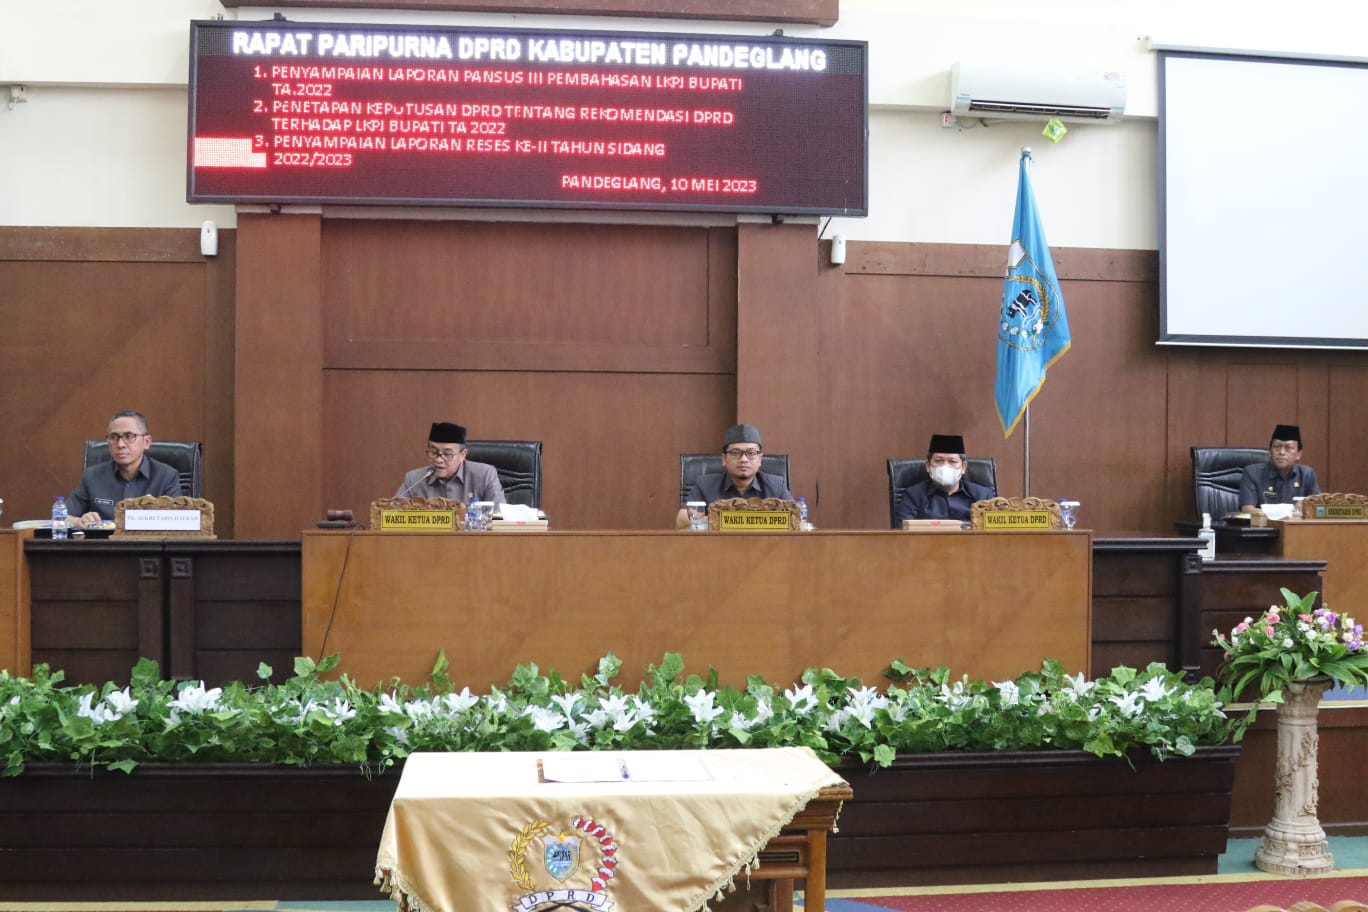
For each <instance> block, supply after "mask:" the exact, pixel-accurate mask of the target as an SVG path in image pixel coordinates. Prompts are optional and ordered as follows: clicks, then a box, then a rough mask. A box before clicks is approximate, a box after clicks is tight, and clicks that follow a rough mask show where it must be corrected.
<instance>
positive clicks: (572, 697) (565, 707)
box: [551, 693, 580, 719]
mask: <svg viewBox="0 0 1368 912" xmlns="http://www.w3.org/2000/svg"><path fill="white" fill-rule="evenodd" d="M579 701H580V695H579V694H578V693H568V694H553V695H552V697H551V702H552V703H555V704H556V705H557V706H559V707H560V708H561V712H563V713H565V718H567V719H573V718H575V705H576V704H577V703H579Z"/></svg>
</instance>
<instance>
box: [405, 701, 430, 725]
mask: <svg viewBox="0 0 1368 912" xmlns="http://www.w3.org/2000/svg"><path fill="white" fill-rule="evenodd" d="M404 715H406V716H408V717H409V718H410V719H412V720H413V721H414V722H421V721H422V720H424V719H431V718H432V717H433V715H435V713H434V712H433V707H432V704H431V703H429V702H428V701H426V700H409V701H408V702H407V703H405V704H404Z"/></svg>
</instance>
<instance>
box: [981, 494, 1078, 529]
mask: <svg viewBox="0 0 1368 912" xmlns="http://www.w3.org/2000/svg"><path fill="white" fill-rule="evenodd" d="M970 511H971V512H970V519H971V521H972V523H973V527H974V529H975V530H976V531H987V532H1048V531H1050V530H1051V529H1061V528H1063V527H1064V520H1063V518H1062V517H1061V516H1060V513H1059V504H1058V503H1056V502H1055V501H1053V500H1044V499H1042V498H1039V497H994V498H992V499H991V500H980V501H978V502H977V503H975V504H974V505H973V507H971V508H970Z"/></svg>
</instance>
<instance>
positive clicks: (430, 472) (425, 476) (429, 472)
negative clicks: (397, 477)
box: [394, 468, 437, 500]
mask: <svg viewBox="0 0 1368 912" xmlns="http://www.w3.org/2000/svg"><path fill="white" fill-rule="evenodd" d="M435 474H437V470H436V469H433V468H429V469H428V470H427V471H426V472H424V473H423V477H422V478H419V479H418V480H417V481H415V482H414V483H413V484H411V485H409V486H408V487H407V488H404V489H403V490H402V491H400V492H399V493H398V494H395V495H394V497H395V499H396V500H398V499H399V498H400V497H403V496H404V495H405V494H407V493H408V492H409V491H412V490H413V489H414V488H416V487H418V486H419V485H420V484H422V483H423V482H425V481H427V480H428V479H429V478H431V477H432V476H433V475H435Z"/></svg>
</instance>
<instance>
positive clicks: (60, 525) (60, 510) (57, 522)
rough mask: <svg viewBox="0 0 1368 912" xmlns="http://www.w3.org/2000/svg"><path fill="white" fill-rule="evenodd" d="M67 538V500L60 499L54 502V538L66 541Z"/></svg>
mask: <svg viewBox="0 0 1368 912" xmlns="http://www.w3.org/2000/svg"><path fill="white" fill-rule="evenodd" d="M66 537H67V508H66V498H65V497H59V498H57V499H56V500H54V501H53V502H52V538H53V540H54V541H64V540H65V539H66Z"/></svg>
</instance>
